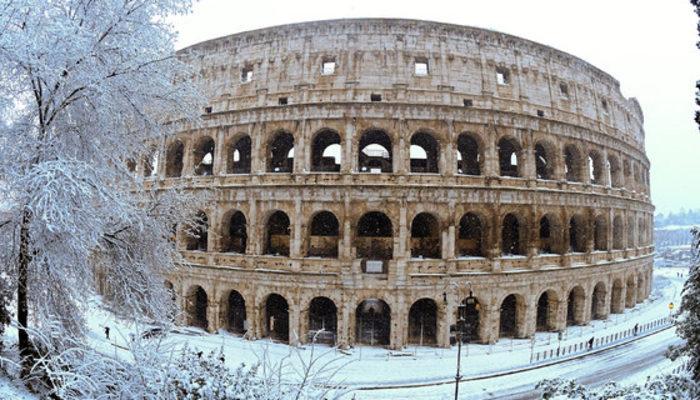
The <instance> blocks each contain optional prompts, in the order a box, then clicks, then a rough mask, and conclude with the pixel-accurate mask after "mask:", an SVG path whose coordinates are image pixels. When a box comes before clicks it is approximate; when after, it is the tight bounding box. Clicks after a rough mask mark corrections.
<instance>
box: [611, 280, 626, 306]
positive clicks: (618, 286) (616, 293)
mask: <svg viewBox="0 0 700 400" xmlns="http://www.w3.org/2000/svg"><path fill="white" fill-rule="evenodd" d="M610 311H611V312H612V313H615V314H621V313H623V312H624V311H625V303H624V299H623V298H622V280H620V279H615V281H614V282H613V288H612V297H611V298H610Z"/></svg>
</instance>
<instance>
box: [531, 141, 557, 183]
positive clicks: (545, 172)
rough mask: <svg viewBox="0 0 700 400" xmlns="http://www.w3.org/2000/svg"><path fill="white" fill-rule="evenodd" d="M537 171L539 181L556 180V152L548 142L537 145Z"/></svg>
mask: <svg viewBox="0 0 700 400" xmlns="http://www.w3.org/2000/svg"><path fill="white" fill-rule="evenodd" d="M535 171H536V174H537V179H553V178H554V150H553V146H552V145H551V144H549V143H548V142H545V141H540V142H537V144H535Z"/></svg>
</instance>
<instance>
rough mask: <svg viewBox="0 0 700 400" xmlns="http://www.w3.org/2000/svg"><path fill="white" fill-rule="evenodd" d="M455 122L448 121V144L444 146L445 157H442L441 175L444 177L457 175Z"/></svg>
mask: <svg viewBox="0 0 700 400" xmlns="http://www.w3.org/2000/svg"><path fill="white" fill-rule="evenodd" d="M454 145H455V137H454V121H447V143H445V146H444V150H445V151H444V152H443V155H444V156H443V157H440V173H441V174H442V176H454V175H455V174H457V160H456V157H455V148H454Z"/></svg>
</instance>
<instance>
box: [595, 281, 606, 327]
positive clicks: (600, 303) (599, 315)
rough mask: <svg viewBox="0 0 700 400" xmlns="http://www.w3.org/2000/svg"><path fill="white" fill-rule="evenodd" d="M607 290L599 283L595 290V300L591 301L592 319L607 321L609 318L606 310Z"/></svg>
mask: <svg viewBox="0 0 700 400" xmlns="http://www.w3.org/2000/svg"><path fill="white" fill-rule="evenodd" d="M606 292H607V290H606V289H605V284H604V283H603V282H598V283H597V284H596V285H595V288H594V289H593V298H592V299H591V318H593V319H605V318H607V316H608V310H606V309H605V295H606Z"/></svg>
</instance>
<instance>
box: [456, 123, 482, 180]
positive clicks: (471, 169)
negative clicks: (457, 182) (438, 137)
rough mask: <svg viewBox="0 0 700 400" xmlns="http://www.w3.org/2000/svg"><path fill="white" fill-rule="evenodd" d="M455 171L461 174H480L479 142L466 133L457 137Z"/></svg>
mask: <svg viewBox="0 0 700 400" xmlns="http://www.w3.org/2000/svg"><path fill="white" fill-rule="evenodd" d="M457 171H458V172H459V173H460V174H463V175H481V150H480V149H479V142H477V141H476V139H474V136H472V135H471V134H468V133H463V134H461V135H459V138H458V139H457Z"/></svg>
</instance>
